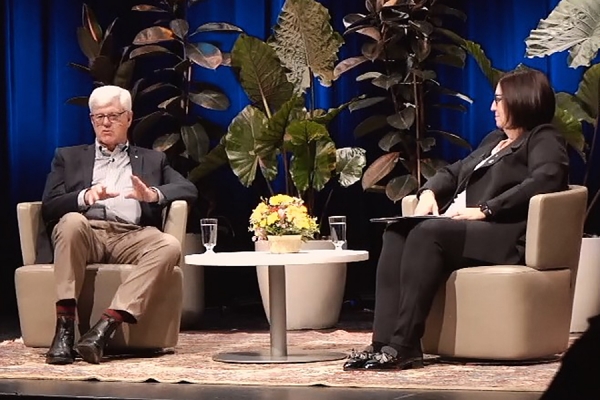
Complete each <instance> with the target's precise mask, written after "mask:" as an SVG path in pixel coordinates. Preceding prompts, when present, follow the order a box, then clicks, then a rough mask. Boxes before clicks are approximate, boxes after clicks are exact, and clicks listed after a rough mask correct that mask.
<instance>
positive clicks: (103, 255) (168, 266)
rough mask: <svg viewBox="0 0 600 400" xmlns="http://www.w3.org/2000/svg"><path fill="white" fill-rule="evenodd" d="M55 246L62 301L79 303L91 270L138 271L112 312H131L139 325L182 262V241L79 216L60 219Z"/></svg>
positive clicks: (119, 294)
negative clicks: (127, 267)
mask: <svg viewBox="0 0 600 400" xmlns="http://www.w3.org/2000/svg"><path fill="white" fill-rule="evenodd" d="M52 241H53V243H54V279H55V283H56V293H57V296H58V299H59V300H63V299H77V298H78V297H79V294H80V292H81V288H82V286H83V279H84V277H85V268H86V266H87V264H93V263H107V264H134V265H136V267H135V268H134V269H133V271H132V272H131V274H129V276H128V277H127V280H126V281H125V282H123V283H122V284H121V286H119V288H118V289H117V292H116V293H115V297H114V298H113V300H112V303H111V305H110V307H109V308H111V309H115V310H123V311H127V312H128V313H129V314H131V315H132V316H133V317H135V318H136V320H137V319H138V318H139V317H140V316H141V315H142V314H143V313H144V310H145V309H146V306H147V304H148V300H149V299H150V296H152V295H153V294H154V293H155V292H156V291H158V290H160V289H161V287H160V286H161V281H164V279H165V277H166V276H167V274H169V273H170V272H171V271H172V270H173V267H174V266H175V265H177V264H178V262H179V259H180V257H181V245H180V243H179V242H178V241H177V239H175V238H174V237H173V236H171V235H169V234H166V233H163V232H161V231H160V230H158V229H156V228H155V227H150V226H146V227H141V226H136V225H130V224H122V223H118V222H109V221H95V220H88V219H87V218H86V217H84V216H83V215H81V214H79V213H74V212H72V213H68V214H66V215H64V216H63V217H62V218H61V219H60V221H59V222H58V224H57V225H56V227H55V228H54V230H53V232H52Z"/></svg>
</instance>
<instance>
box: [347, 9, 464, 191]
mask: <svg viewBox="0 0 600 400" xmlns="http://www.w3.org/2000/svg"><path fill="white" fill-rule="evenodd" d="M365 4H366V12H365V13H360V14H359V13H356V14H349V15H347V16H345V17H344V23H345V25H346V32H345V35H349V34H351V33H359V34H361V35H362V36H363V37H364V39H365V43H364V44H363V46H362V50H361V53H362V54H361V55H359V56H356V57H351V58H349V59H347V60H344V61H343V62H342V63H340V64H339V65H338V68H337V69H336V75H337V74H340V73H342V72H344V71H346V70H348V69H350V68H353V67H355V66H357V65H360V64H363V63H365V62H367V61H371V65H373V70H372V71H369V72H366V73H363V74H362V75H360V76H359V77H358V78H357V81H359V82H362V81H368V82H370V83H371V84H372V85H373V86H374V87H375V88H376V90H377V91H380V92H381V94H377V95H376V96H371V97H368V98H365V99H361V100H360V101H357V102H355V103H353V104H351V105H350V110H351V111H356V110H359V109H362V108H365V107H370V106H373V105H375V104H379V110H382V111H383V112H381V113H376V114H375V115H371V116H369V117H368V118H366V119H365V120H364V121H363V122H362V123H360V124H359V125H358V126H357V127H356V129H355V131H354V134H355V136H356V137H363V136H365V135H367V134H373V133H382V134H383V132H386V134H385V135H384V136H382V137H380V140H379V147H380V148H381V149H382V150H383V151H384V152H385V154H384V155H382V156H380V157H379V158H378V159H376V160H375V161H374V162H373V163H372V164H371V165H370V166H369V167H368V169H367V170H366V172H365V173H364V176H363V178H362V186H363V189H365V190H373V191H381V192H385V193H386V195H387V197H388V198H389V199H391V200H392V201H394V202H395V201H398V200H400V199H402V198H403V197H404V196H406V195H407V194H410V193H411V192H413V191H414V190H415V189H417V188H418V187H419V186H420V185H421V182H422V180H423V178H425V179H427V178H429V177H431V176H432V175H433V174H434V173H435V171H436V169H438V168H439V167H441V166H443V165H445V164H446V163H445V162H444V161H443V160H440V159H436V158H435V157H433V156H432V155H431V154H432V153H431V152H430V150H432V148H434V146H435V145H436V143H437V140H438V138H445V139H447V140H449V141H450V142H452V143H454V144H457V145H459V146H462V147H465V148H467V149H470V148H471V146H470V145H469V143H468V142H467V141H465V140H464V139H463V138H461V137H460V136H459V135H457V134H454V133H451V132H446V131H443V130H439V129H433V128H430V125H429V124H428V119H427V113H428V112H429V110H430V108H429V107H437V108H450V109H454V110H458V111H461V112H466V110H467V109H466V106H465V103H472V100H471V99H470V98H469V97H468V96H466V95H464V94H462V93H459V92H456V91H454V90H452V89H449V88H446V87H443V86H442V85H441V84H440V82H438V81H437V74H436V72H435V71H434V68H435V66H436V65H439V64H445V65H450V66H453V67H459V68H462V67H464V64H465V58H466V52H465V50H464V49H463V48H461V47H460V46H459V45H457V44H456V43H455V42H454V40H453V39H454V38H456V37H458V35H456V34H455V33H453V32H452V31H450V30H448V29H445V28H444V27H443V22H444V20H445V19H446V18H447V17H450V18H453V19H458V20H465V19H466V15H465V14H464V13H463V12H462V11H460V10H457V9H454V8H451V7H449V6H446V5H444V4H442V1H441V0H440V1H436V0H418V1H414V0H410V1H409V0H388V1H384V0H366V2H365ZM447 97H452V98H455V99H459V100H460V102H444V101H443V100H444V99H445V98H447ZM386 109H387V110H389V112H387V113H386V112H385V110H386ZM398 174H400V176H395V177H394V175H398ZM390 176H391V179H390ZM386 181H387V182H386ZM382 182H385V183H382Z"/></svg>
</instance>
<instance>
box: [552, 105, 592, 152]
mask: <svg viewBox="0 0 600 400" xmlns="http://www.w3.org/2000/svg"><path fill="white" fill-rule="evenodd" d="M552 123H553V124H554V125H556V127H557V128H558V130H559V131H560V132H561V133H562V134H563V136H564V137H565V140H566V141H567V143H568V144H569V145H570V146H571V147H573V149H574V150H575V151H576V152H577V154H579V156H580V157H581V158H582V159H583V160H584V161H585V158H586V157H585V152H584V151H585V137H584V136H583V128H582V126H581V122H579V121H578V120H577V118H576V117H575V116H574V115H573V114H571V113H570V112H569V111H568V110H566V109H561V108H558V107H557V108H556V113H555V114H554V119H553V121H552Z"/></svg>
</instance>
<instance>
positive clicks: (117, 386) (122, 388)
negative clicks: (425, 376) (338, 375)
mask: <svg viewBox="0 0 600 400" xmlns="http://www.w3.org/2000/svg"><path fill="white" fill-rule="evenodd" d="M540 395H541V393H535V392H489V391H437V390H436V391H433V390H431V391H429V390H427V391H408V390H382V389H353V388H331V387H263V386H243V387H242V386H225V385H189V384H162V383H112V382H62V381H35V380H0V398H2V399H4V398H19V399H32V398H54V399H57V398H58V399H100V398H101V399H103V400H106V399H127V400H129V399H173V400H179V399H181V400H183V399H185V400H189V399H196V400H366V399H368V400H398V399H408V400H537V399H538V398H539V397H540Z"/></svg>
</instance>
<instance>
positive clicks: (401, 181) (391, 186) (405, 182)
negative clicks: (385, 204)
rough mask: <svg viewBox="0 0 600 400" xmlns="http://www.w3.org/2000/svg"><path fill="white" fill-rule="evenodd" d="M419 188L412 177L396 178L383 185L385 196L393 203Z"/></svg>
mask: <svg viewBox="0 0 600 400" xmlns="http://www.w3.org/2000/svg"><path fill="white" fill-rule="evenodd" d="M418 187H419V183H418V182H417V180H416V179H415V177H414V176H412V175H402V176H397V177H395V178H393V179H392V180H390V181H389V182H388V183H387V185H385V194H386V196H387V197H388V199H390V200H392V201H393V202H394V203H395V202H397V201H399V200H402V199H403V198H404V197H406V196H407V195H409V194H411V193H412V192H413V191H415V190H416V189H417V188H418Z"/></svg>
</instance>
